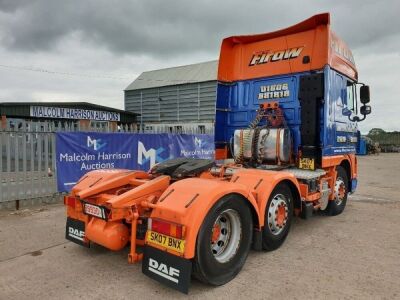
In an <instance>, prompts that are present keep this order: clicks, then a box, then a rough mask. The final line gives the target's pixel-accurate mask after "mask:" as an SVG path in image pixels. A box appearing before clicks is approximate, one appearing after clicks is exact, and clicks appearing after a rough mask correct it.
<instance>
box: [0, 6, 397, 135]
mask: <svg viewBox="0 0 400 300" xmlns="http://www.w3.org/2000/svg"><path fill="white" fill-rule="evenodd" d="M321 12H330V13H331V23H332V28H333V30H334V31H336V32H337V33H338V34H339V36H341V37H342V38H343V39H344V40H345V41H346V42H347V44H348V45H349V46H350V48H351V49H352V50H353V54H354V57H355V60H356V64H357V67H358V70H359V79H360V81H362V82H365V83H368V84H369V85H370V86H371V96H372V97H371V98H372V103H371V104H372V108H373V114H372V115H370V116H369V117H368V118H367V120H366V121H364V122H362V123H361V124H360V125H361V126H360V127H361V129H362V131H363V132H366V131H368V130H369V129H370V128H372V127H381V128H384V129H385V130H400V121H399V120H400V104H399V103H400V98H399V85H400V18H399V16H398V13H399V12H400V1H398V0H391V1H376V0H375V1H369V0H360V1H354V0H353V1H349V0H347V1H339V0H336V1H312V0H310V1H284V0H279V1H265V0H264V1H261V0H258V1H243V0H234V1H220V0H213V1H208V0H205V1H187V0H181V1H172V0H168V1H165V0H164V1H162V0H160V1H152V0H142V1H140V0H138V1H109V0H108V1H100V0H93V1H72V0H71V1H55V0H38V1H35V0H26V1H20V0H0V41H1V42H0V78H1V80H0V102H14V101H88V102H93V103H98V104H102V105H107V106H112V107H117V108H123V105H124V104H123V90H124V88H126V87H127V86H128V85H129V83H130V82H131V81H133V80H134V79H135V78H136V77H137V76H138V75H139V74H140V73H141V72H143V71H148V70H153V69H159V68H164V67H170V66H177V65H184V64H191V63H197V62H202V61H207V60H214V59H217V58H218V55H219V47H220V42H221V40H222V38H224V37H227V36H230V35H237V34H253V33H262V32H268V31H273V30H276V29H280V28H283V27H287V26H289V25H292V24H294V23H297V22H299V21H302V20H303V19H306V18H308V17H310V16H312V15H314V14H317V13H321ZM32 70H36V71H32Z"/></svg>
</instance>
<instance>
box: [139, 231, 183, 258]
mask: <svg viewBox="0 0 400 300" xmlns="http://www.w3.org/2000/svg"><path fill="white" fill-rule="evenodd" d="M146 242H148V243H150V244H156V245H158V246H161V247H164V248H167V249H169V250H173V251H176V252H179V253H182V254H183V253H184V252H185V241H184V240H180V239H176V238H173V237H171V236H168V235H164V234H161V233H158V232H155V231H151V230H148V231H147V234H146Z"/></svg>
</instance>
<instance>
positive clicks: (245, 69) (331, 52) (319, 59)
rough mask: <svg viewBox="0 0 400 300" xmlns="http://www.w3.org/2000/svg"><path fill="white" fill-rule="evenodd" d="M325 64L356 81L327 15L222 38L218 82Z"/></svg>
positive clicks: (350, 59) (349, 58)
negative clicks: (263, 30) (265, 31)
mask: <svg viewBox="0 0 400 300" xmlns="http://www.w3.org/2000/svg"><path fill="white" fill-rule="evenodd" d="M305 57H307V58H305ZM325 65H330V66H331V67H332V68H333V69H335V70H337V71H339V72H340V73H343V74H345V75H347V76H348V77H350V78H352V79H354V80H357V77H358V74H357V69H356V67H355V63H354V59H353V55H352V53H351V51H350V49H349V48H348V46H347V45H346V43H345V42H344V41H343V40H341V39H340V38H339V37H338V36H337V35H336V34H335V33H334V32H333V31H332V30H331V29H330V17H329V14H328V13H324V14H319V15H316V16H313V17H311V18H309V19H307V20H305V21H303V22H301V23H298V24H296V25H294V26H291V27H288V28H285V29H282V30H278V31H274V32H270V33H265V34H257V35H246V36H232V37H228V38H226V39H224V40H223V42H222V46H221V52H220V58H219V65H218V81H222V82H233V81H238V80H246V79H254V78H262V77H265V76H266V74H268V76H274V75H280V74H290V73H297V72H306V71H311V70H321V69H323V67H324V66H325Z"/></svg>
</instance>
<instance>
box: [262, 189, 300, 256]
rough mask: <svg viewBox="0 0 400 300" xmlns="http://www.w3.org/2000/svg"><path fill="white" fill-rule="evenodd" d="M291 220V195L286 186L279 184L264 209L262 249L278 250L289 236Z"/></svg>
mask: <svg viewBox="0 0 400 300" xmlns="http://www.w3.org/2000/svg"><path fill="white" fill-rule="evenodd" d="M292 219H293V195H292V192H291V190H290V188H289V186H288V185H287V184H279V185H278V186H276V187H275V189H274V190H273V191H272V193H271V196H270V198H269V199H268V203H267V207H266V208H265V222H264V228H263V239H262V245H263V249H264V250H267V251H272V250H275V249H277V248H279V247H280V246H281V245H282V244H283V242H284V241H285V239H286V237H287V235H288V234H289V229H290V225H291V223H292Z"/></svg>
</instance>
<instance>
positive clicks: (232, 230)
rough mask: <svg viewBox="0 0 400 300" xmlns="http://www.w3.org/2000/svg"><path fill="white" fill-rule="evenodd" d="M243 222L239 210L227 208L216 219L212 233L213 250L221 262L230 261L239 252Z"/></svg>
mask: <svg viewBox="0 0 400 300" xmlns="http://www.w3.org/2000/svg"><path fill="white" fill-rule="evenodd" d="M241 235H242V223H241V221H240V216H239V214H238V213H237V211H235V210H233V209H227V210H225V211H223V212H222V213H221V214H220V215H219V216H218V217H217V219H216V220H215V222H214V225H213V228H212V233H211V244H210V246H211V252H212V254H213V255H214V257H215V259H216V260H217V261H218V262H220V263H225V262H227V261H229V260H230V259H231V258H232V257H233V256H234V255H235V254H236V252H237V250H238V248H239V244H240V239H241Z"/></svg>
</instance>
